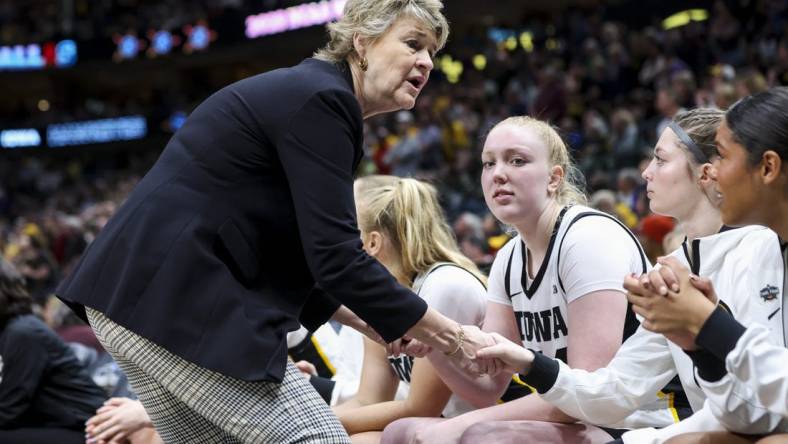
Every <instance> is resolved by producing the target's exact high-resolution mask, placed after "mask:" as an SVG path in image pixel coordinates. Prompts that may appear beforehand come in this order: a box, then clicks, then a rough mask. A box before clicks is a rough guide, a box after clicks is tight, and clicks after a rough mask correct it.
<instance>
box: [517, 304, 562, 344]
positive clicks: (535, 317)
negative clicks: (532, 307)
mask: <svg viewBox="0 0 788 444" xmlns="http://www.w3.org/2000/svg"><path fill="white" fill-rule="evenodd" d="M514 316H515V318H516V319H517V328H518V329H519V330H520V339H522V340H523V341H533V340H534V336H536V341H537V342H547V341H551V340H553V339H558V338H560V337H561V335H563V336H566V335H567V330H566V322H565V321H564V317H563V316H562V315H561V309H560V308H558V307H553V309H552V310H542V311H538V312H530V311H516V312H514Z"/></svg>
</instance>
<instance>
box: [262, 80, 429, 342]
mask: <svg viewBox="0 0 788 444" xmlns="http://www.w3.org/2000/svg"><path fill="white" fill-rule="evenodd" d="M357 113H358V102H357V101H356V98H355V97H354V96H353V95H352V94H350V93H349V92H342V91H324V92H321V93H318V94H315V95H314V96H313V97H312V98H311V99H309V100H308V101H307V102H306V103H305V104H304V106H303V107H301V109H300V110H298V111H297V112H295V113H294V115H293V117H292V118H291V120H290V122H289V126H288V128H287V130H286V131H285V132H284V133H283V134H282V135H281V137H280V138H279V140H278V141H277V143H276V146H277V153H278V155H279V158H280V161H281V163H282V166H283V167H284V170H285V174H286V176H287V180H288V184H289V186H290V192H291V194H292V199H293V205H294V208H295V213H296V219H297V221H298V230H299V233H300V235H301V242H302V247H303V250H304V256H305V257H306V259H307V263H308V265H309V270H310V272H311V273H312V276H313V277H314V279H315V282H316V283H317V285H319V286H320V287H321V288H322V289H323V290H325V292H327V293H328V294H330V295H331V297H333V298H334V299H335V300H337V301H339V302H341V303H342V304H344V305H347V306H348V308H350V309H351V310H352V311H353V312H354V313H356V314H358V316H359V317H361V319H363V320H364V321H366V322H367V323H369V324H370V325H371V326H372V327H373V328H374V329H375V330H376V331H377V332H378V333H380V335H381V336H382V337H383V338H384V339H385V340H386V341H393V340H394V339H397V338H399V337H401V336H402V335H403V334H404V333H405V332H406V331H407V330H408V329H410V328H411V327H412V326H413V325H414V324H415V323H416V322H418V320H419V319H421V318H422V316H424V312H425V311H426V310H427V304H426V303H425V302H424V301H423V300H422V299H421V298H419V297H418V296H416V295H415V294H414V293H413V292H412V291H410V290H408V289H406V288H404V287H402V286H401V285H399V284H398V283H397V282H396V280H395V279H394V278H393V277H392V276H391V275H390V274H389V273H388V272H387V271H386V269H385V268H384V267H383V266H382V265H381V264H380V263H379V262H378V261H377V260H375V259H373V258H372V257H370V256H369V255H367V254H366V253H365V252H364V251H363V249H362V245H361V238H360V234H359V231H358V228H357V226H356V214H355V203H354V200H353V166H354V158H355V151H354V140H355V139H356V137H358V136H357V135H360V127H359V125H360V124H361V123H360V121H359V122H358V123H355V120H358V117H357ZM323 302H325V301H323ZM326 315H327V316H330V314H324V317H325V316H326ZM317 320H319V319H317ZM310 322H312V323H314V322H315V320H310Z"/></svg>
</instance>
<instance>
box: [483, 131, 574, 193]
mask: <svg viewBox="0 0 788 444" xmlns="http://www.w3.org/2000/svg"><path fill="white" fill-rule="evenodd" d="M502 125H514V126H520V127H525V128H529V129H531V130H533V131H534V132H535V133H536V134H537V135H538V136H539V138H540V139H541V140H542V142H544V144H545V146H547V150H548V157H547V162H548V165H549V166H550V168H552V167H553V166H555V165H558V166H560V167H561V168H562V169H563V170H564V177H563V178H562V179H561V183H560V184H559V185H558V191H557V192H556V194H555V196H554V197H555V199H556V201H558V203H559V204H561V205H571V204H579V205H586V204H587V203H588V198H587V197H586V194H585V192H584V191H583V188H584V185H583V182H584V180H583V174H582V173H581V172H580V170H579V169H578V168H577V166H575V163H574V162H573V161H572V157H571V156H570V155H569V150H568V149H567V147H566V143H564V140H563V139H561V136H560V135H559V134H558V132H557V131H556V130H555V128H553V127H552V126H550V124H548V123H547V122H544V121H541V120H538V119H534V118H533V117H528V116H513V117H509V118H508V119H506V120H503V121H501V122H500V123H498V124H497V125H495V127H494V128H493V129H495V128H497V127H499V126H502Z"/></svg>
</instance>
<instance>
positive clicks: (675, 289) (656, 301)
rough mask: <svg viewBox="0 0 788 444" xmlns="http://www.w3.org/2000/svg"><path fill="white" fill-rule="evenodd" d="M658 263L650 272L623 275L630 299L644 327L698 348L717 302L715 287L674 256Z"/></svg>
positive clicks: (690, 347)
mask: <svg viewBox="0 0 788 444" xmlns="http://www.w3.org/2000/svg"><path fill="white" fill-rule="evenodd" d="M657 263H658V264H659V266H658V267H655V268H654V269H653V270H651V271H650V272H648V273H645V274H642V275H640V276H637V275H634V274H633V275H629V276H626V277H625V278H624V288H625V289H626V290H627V300H629V302H630V303H631V304H632V310H633V311H634V312H635V313H636V314H638V315H639V316H640V317H641V318H642V321H641V322H642V325H643V328H645V329H646V330H649V331H652V332H655V333H661V334H663V335H664V336H665V337H666V338H667V339H668V340H670V341H671V342H673V343H675V344H676V345H678V346H679V347H681V348H682V349H684V350H695V349H697V346H696V344H695V339H696V338H697V336H698V332H699V331H700V329H701V327H703V324H704V323H705V322H706V320H707V319H708V318H709V316H710V315H711V313H712V312H713V311H714V309H715V307H716V305H717V295H716V294H715V292H714V287H713V286H712V284H711V281H710V280H709V279H707V278H702V277H698V276H695V275H693V274H692V273H691V272H690V270H689V268H687V266H686V265H684V264H682V263H681V262H679V260H678V259H676V258H675V257H670V256H669V257H661V258H659V259H658V260H657Z"/></svg>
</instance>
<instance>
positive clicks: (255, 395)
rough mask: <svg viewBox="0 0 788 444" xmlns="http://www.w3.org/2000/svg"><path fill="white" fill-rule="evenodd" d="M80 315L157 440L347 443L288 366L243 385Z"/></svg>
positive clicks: (92, 314) (98, 317)
mask: <svg viewBox="0 0 788 444" xmlns="http://www.w3.org/2000/svg"><path fill="white" fill-rule="evenodd" d="M86 311H87V315H88V319H89V320H90V325H91V327H93V331H94V332H95V333H96V337H98V339H99V341H100V342H101V344H102V345H103V346H104V348H106V349H107V351H109V353H110V354H111V355H112V356H113V358H115V360H116V361H117V362H118V365H120V367H121V369H123V371H124V372H125V373H126V375H127V376H128V378H129V382H130V383H131V386H132V387H133V388H134V390H135V392H136V393H137V396H138V397H139V399H140V401H142V404H143V406H145V410H146V411H147V412H148V415H149V416H150V417H151V420H152V421H153V423H154V425H155V426H156V430H157V431H158V433H159V435H161V437H162V439H163V440H164V442H166V443H276V444H279V443H342V444H349V443H350V438H349V437H348V435H347V433H345V430H344V429H343V428H342V425H341V424H340V422H339V420H338V419H337V417H336V416H334V414H333V413H332V412H331V410H330V409H329V408H328V406H327V405H326V403H325V402H324V401H323V400H322V399H321V398H320V396H319V395H318V394H317V392H315V390H314V389H313V388H312V387H311V386H310V385H309V382H308V381H307V380H306V379H305V378H304V377H303V376H301V374H300V372H299V371H298V370H297V369H296V368H295V366H294V365H293V363H292V362H288V364H287V370H286V372H285V377H284V380H283V381H282V382H281V383H276V382H267V381H261V382H247V381H242V380H239V379H235V378H231V377H229V376H225V375H222V374H220V373H217V372H214V371H211V370H208V369H205V368H202V367H200V366H198V365H195V364H193V363H191V362H188V361H186V360H184V359H182V358H180V357H178V356H177V355H174V354H172V353H170V352H169V351H167V350H165V349H164V348H162V347H160V346H158V345H156V344H154V343H153V342H151V341H149V340H147V339H145V338H143V337H141V336H139V335H137V334H135V333H132V332H131V331H129V330H127V329H125V328H124V327H121V326H120V325H118V324H116V323H114V322H112V321H111V320H110V319H108V318H107V317H106V316H104V315H103V314H102V313H100V312H98V311H95V310H92V309H90V308H86ZM228 346H231V345H228Z"/></svg>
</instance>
